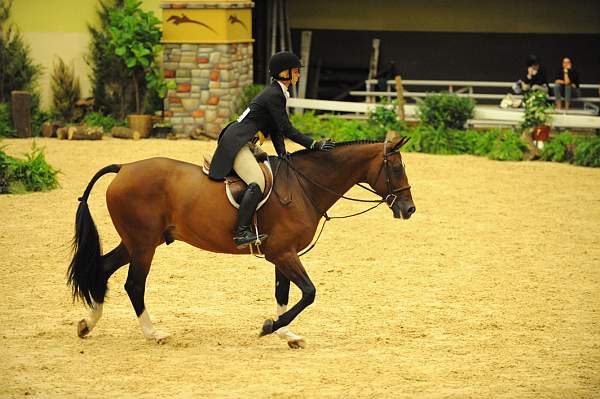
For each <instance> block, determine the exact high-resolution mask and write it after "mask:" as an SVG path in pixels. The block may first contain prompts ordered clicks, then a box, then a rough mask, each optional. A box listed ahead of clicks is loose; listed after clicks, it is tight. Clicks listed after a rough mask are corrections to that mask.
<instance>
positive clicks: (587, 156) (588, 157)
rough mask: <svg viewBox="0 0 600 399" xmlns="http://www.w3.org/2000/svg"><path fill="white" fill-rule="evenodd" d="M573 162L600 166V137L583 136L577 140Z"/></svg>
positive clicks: (595, 166)
mask: <svg viewBox="0 0 600 399" xmlns="http://www.w3.org/2000/svg"><path fill="white" fill-rule="evenodd" d="M573 163H574V164H575V165H579V166H591V167H594V168H598V167H600V137H599V136H592V137H585V138H584V137H581V138H578V139H577V141H576V142H575V154H574V157H573Z"/></svg>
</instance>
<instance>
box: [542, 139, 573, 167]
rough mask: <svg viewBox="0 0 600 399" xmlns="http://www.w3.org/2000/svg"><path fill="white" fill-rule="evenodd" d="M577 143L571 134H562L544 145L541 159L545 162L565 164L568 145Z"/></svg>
mask: <svg viewBox="0 0 600 399" xmlns="http://www.w3.org/2000/svg"><path fill="white" fill-rule="evenodd" d="M573 143H575V137H574V136H573V135H572V134H570V133H561V134H559V135H558V136H554V137H552V138H551V139H550V140H549V141H547V142H546V143H545V144H544V149H543V151H542V154H541V156H540V158H541V159H542V160H544V161H553V162H565V161H568V159H567V144H573Z"/></svg>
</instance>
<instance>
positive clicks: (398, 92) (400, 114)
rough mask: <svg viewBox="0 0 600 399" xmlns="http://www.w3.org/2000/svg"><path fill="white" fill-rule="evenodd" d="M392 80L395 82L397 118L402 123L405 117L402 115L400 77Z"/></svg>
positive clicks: (402, 99)
mask: <svg viewBox="0 0 600 399" xmlns="http://www.w3.org/2000/svg"><path fill="white" fill-rule="evenodd" d="M394 79H395V80H396V97H397V98H398V118H400V120H401V121H403V120H405V119H406V116H405V114H404V87H403V86H402V77H401V76H400V75H396V77H395V78H394Z"/></svg>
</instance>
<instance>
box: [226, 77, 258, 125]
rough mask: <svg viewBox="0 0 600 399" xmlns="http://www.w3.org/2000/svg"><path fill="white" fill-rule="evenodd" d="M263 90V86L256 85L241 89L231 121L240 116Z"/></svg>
mask: <svg viewBox="0 0 600 399" xmlns="http://www.w3.org/2000/svg"><path fill="white" fill-rule="evenodd" d="M264 88H265V85H258V84H257V85H248V86H244V88H243V89H242V95H241V96H240V98H239V99H238V102H237V105H236V111H235V112H234V117H233V119H232V120H235V119H237V118H238V116H240V115H241V114H242V113H243V112H244V111H245V110H246V108H248V106H249V105H250V101H252V99H253V98H254V97H256V96H257V95H258V94H259V93H260V92H261V91H263V89H264Z"/></svg>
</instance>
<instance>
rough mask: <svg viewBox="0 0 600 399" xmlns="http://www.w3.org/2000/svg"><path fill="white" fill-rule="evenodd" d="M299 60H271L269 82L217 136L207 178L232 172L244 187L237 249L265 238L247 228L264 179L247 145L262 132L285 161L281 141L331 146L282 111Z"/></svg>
mask: <svg viewBox="0 0 600 399" xmlns="http://www.w3.org/2000/svg"><path fill="white" fill-rule="evenodd" d="M300 67H301V62H300V59H299V58H298V57H297V56H296V55H294V54H292V53H290V52H286V51H283V52H280V53H277V54H275V55H273V56H272V57H271V60H270V61H269V73H270V74H271V77H272V78H273V82H272V83H271V84H270V85H268V86H267V87H266V88H265V89H264V90H263V91H262V92H260V94H258V95H257V96H256V97H254V98H253V99H252V101H251V102H250V105H249V106H248V108H246V110H245V111H244V112H243V113H242V115H241V116H240V117H239V118H238V119H237V121H235V122H232V123H230V124H229V125H228V126H227V127H225V129H223V131H222V132H221V135H220V136H219V143H218V145H217V149H216V151H215V154H214V156H213V159H212V161H211V166H210V171H209V176H210V177H211V178H212V179H218V180H221V179H223V178H225V176H226V175H227V174H229V173H230V172H231V170H232V169H233V170H234V171H235V172H236V173H237V175H238V176H239V177H240V178H241V179H242V180H243V181H244V182H246V184H247V185H248V186H247V188H246V190H245V191H244V193H243V195H242V200H241V201H240V206H239V209H238V214H237V220H236V224H235V230H234V237H233V241H234V242H235V244H236V245H237V246H238V248H241V247H244V246H247V245H249V244H251V243H253V242H256V241H257V240H258V239H259V238H260V239H261V240H263V239H265V238H266V235H262V234H261V235H260V237H257V235H256V233H255V232H254V231H253V230H252V229H251V228H250V225H251V219H252V215H254V212H255V211H256V207H257V205H258V203H259V202H260V200H261V199H262V193H263V190H264V188H265V179H264V176H263V174H262V171H261V169H260V167H259V165H258V162H257V161H256V159H255V158H254V155H253V153H252V151H251V150H250V147H249V144H250V143H252V142H254V141H255V140H256V138H255V137H257V135H259V132H262V133H263V135H264V136H269V135H270V136H271V141H272V142H273V146H274V147H275V151H277V155H278V156H279V157H281V158H283V157H285V156H286V154H287V152H286V150H285V144H284V137H287V138H289V139H291V140H292V141H294V142H296V143H298V144H300V145H302V146H304V147H306V148H310V149H315V150H321V151H331V150H332V149H333V148H334V147H335V142H333V141H331V140H328V139H323V140H313V139H311V138H310V137H308V136H306V135H304V134H302V133H301V132H300V131H298V129H296V128H295V127H294V126H292V123H291V122H290V120H289V117H288V114H287V110H286V100H287V98H288V97H289V93H288V88H289V86H290V84H291V85H295V84H296V82H298V78H299V77H300Z"/></svg>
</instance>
